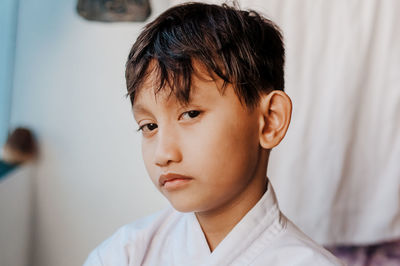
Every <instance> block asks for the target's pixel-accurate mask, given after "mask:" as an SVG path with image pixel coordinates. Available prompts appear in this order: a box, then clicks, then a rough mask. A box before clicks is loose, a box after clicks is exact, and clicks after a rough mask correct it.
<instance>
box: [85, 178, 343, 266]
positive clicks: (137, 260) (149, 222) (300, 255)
mask: <svg viewBox="0 0 400 266" xmlns="http://www.w3.org/2000/svg"><path fill="white" fill-rule="evenodd" d="M94 265H96V266H98V265H107V266H108V265H110V266H111V265H113V266H125V265H126V266H128V265H129V266H134V265H135V266H136V265H151V266H154V265H157V266H158V265H166V266H169V265H174V266H179V265H185V266H187V265H191V266H197V265H210V266H211V265H215V266H222V265H285V266H286V265H291V266H292V265H293V266H297V265H304V266H312V265H318V266H324V265H343V264H342V263H341V262H340V261H339V260H338V259H337V258H335V257H334V256H333V255H332V254H330V253H329V252H328V251H327V250H325V249H324V248H322V247H321V246H319V245H318V244H316V243H315V242H314V241H312V240H311V239H310V238H308V237H307V236H306V235H305V234H304V233H302V232H301V231H300V230H299V229H298V228H297V227H296V226H295V225H294V224H293V223H292V222H290V221H289V220H288V219H287V218H286V217H285V216H284V215H283V214H282V213H281V212H280V210H279V207H278V204H277V201H276V197H275V193H274V191H273V188H272V186H271V184H270V183H269V185H268V189H267V192H266V193H265V194H264V195H263V197H262V198H261V199H260V200H259V202H258V203H257V204H256V205H255V206H254V207H253V208H252V209H251V210H250V211H249V212H248V213H247V214H246V215H245V216H244V217H243V218H242V220H241V221H240V222H239V223H238V224H237V225H236V226H235V227H234V228H233V229H232V231H231V232H230V233H229V234H228V235H227V236H226V237H225V239H224V240H223V241H222V242H221V243H220V244H219V245H218V246H217V248H216V249H215V250H214V251H213V252H210V249H209V247H208V244H207V240H206V239H205V236H204V234H203V232H202V230H201V227H200V225H199V223H198V221H197V218H196V216H195V214H194V213H181V212H178V211H176V210H174V209H173V208H168V209H166V210H164V211H161V212H158V213H156V214H155V215H152V216H150V217H147V218H144V219H142V220H139V221H136V222H134V223H131V224H129V225H125V226H124V227H122V228H121V229H119V230H118V231H117V232H116V233H115V234H114V235H113V236H111V237H110V238H109V239H107V240H106V241H104V242H103V243H102V244H101V245H100V246H98V247H97V248H96V249H95V250H94V251H92V253H91V254H90V255H89V257H88V259H87V261H86V262H85V264H84V266H94Z"/></svg>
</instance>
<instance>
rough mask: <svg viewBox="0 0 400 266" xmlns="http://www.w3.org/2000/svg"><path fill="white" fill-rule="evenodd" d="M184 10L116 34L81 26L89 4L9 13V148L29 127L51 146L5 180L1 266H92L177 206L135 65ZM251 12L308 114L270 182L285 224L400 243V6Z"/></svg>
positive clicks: (4, 62)
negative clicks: (167, 189)
mask: <svg viewBox="0 0 400 266" xmlns="http://www.w3.org/2000/svg"><path fill="white" fill-rule="evenodd" d="M103 2H104V1H103ZM120 2H121V1H120ZM137 2H143V1H137ZM181 2H183V1H173V0H170V1H166V0H152V1H150V6H151V14H150V17H149V18H147V19H146V20H145V21H144V22H133V21H132V22H112V23H111V22H99V21H95V20H87V19H85V18H83V17H82V16H80V15H79V14H78V12H77V5H78V0H64V1H50V0H37V1H29V0H2V1H1V3H0V14H1V15H0V27H1V28H0V29H1V31H0V38H1V41H0V144H1V146H3V145H4V144H5V142H6V139H7V134H8V133H9V132H10V131H12V130H13V129H14V128H16V127H20V126H22V127H26V128H29V129H31V130H32V132H33V133H34V134H35V137H36V140H37V142H38V147H39V156H38V158H37V160H35V161H31V162H28V163H26V164H24V165H22V166H20V167H18V168H17V169H14V170H13V171H12V172H9V173H8V174H7V175H6V176H5V177H2V178H1V179H0V265H1V266H9V265H10V266H11V265H13V266H18V265H33V266H39V265H40V266H52V265H57V266H67V265H81V264H82V263H83V262H84V260H85V259H86V257H87V255H88V254H89V252H90V251H91V250H92V249H94V248H95V247H96V246H97V245H98V244H99V243H100V242H102V241H103V240H104V239H105V238H107V237H108V236H110V235H111V234H112V233H113V232H115V231H116V230H117V229H118V228H119V227H120V226H122V225H124V224H126V223H129V222H131V221H133V220H135V219H137V218H139V217H142V216H145V215H148V214H150V213H152V212H154V211H156V210H159V209H161V208H162V207H164V206H166V205H167V202H166V200H165V199H164V198H163V197H162V196H161V194H159V192H158V191H156V189H155V188H154V187H153V185H152V184H151V182H150V180H149V179H148V177H147V173H146V171H145V168H144V165H143V162H142V158H141V150H140V141H141V136H140V134H139V133H137V132H136V124H135V122H134V119H133V115H132V112H131V106H130V103H129V100H128V99H127V98H125V93H126V88H125V80H124V66H125V61H126V59H127V56H128V52H129V50H130V48H131V46H132V44H133V42H134V41H135V39H136V37H137V36H138V34H139V32H140V30H141V29H142V27H144V25H145V24H146V23H147V22H149V21H150V20H152V18H154V17H156V16H157V15H158V14H160V13H161V12H163V11H164V10H165V9H167V8H168V7H170V6H172V5H174V4H177V3H181ZM208 2H210V1H208ZM214 2H215V3H221V2H223V1H214ZM239 4H240V6H241V7H242V8H251V9H255V10H258V11H261V12H262V13H264V14H266V16H267V17H269V18H271V19H272V20H273V21H275V22H276V23H277V24H278V25H279V26H280V27H281V29H282V31H283V35H284V37H285V43H286V57H287V64H286V69H285V71H286V77H285V78H286V88H285V89H286V92H287V93H288V94H289V96H290V97H291V98H292V100H293V104H294V109H293V116H292V124H291V126H290V128H289V131H288V134H287V137H286V138H285V140H284V141H283V142H282V143H281V145H280V146H279V147H278V148H276V149H274V151H273V152H272V158H271V160H270V166H269V170H268V176H269V177H270V179H271V182H272V184H273V185H274V186H275V189H276V192H277V197H278V200H279V202H280V205H281V207H282V210H283V212H284V213H285V214H286V215H287V216H288V217H289V218H290V219H291V220H293V221H294V222H295V223H296V224H297V225H298V226H299V227H300V228H301V229H302V230H304V231H305V232H306V233H307V234H309V235H310V236H311V237H312V238H314V239H315V240H317V241H318V242H319V243H321V244H324V245H370V244H374V243H381V242H384V241H392V240H396V239H399V238H400V197H399V196H400V166H399V165H400V85H399V84H400V16H399V15H398V14H400V2H399V1H397V0H385V1H379V0H352V1H347V0H339V1H323V0H305V1H290V0H269V1H261V0H259V1H251V0H241V1H239Z"/></svg>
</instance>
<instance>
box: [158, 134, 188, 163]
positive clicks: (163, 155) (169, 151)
mask: <svg viewBox="0 0 400 266" xmlns="http://www.w3.org/2000/svg"><path fill="white" fill-rule="evenodd" d="M181 160H182V153H181V150H180V148H179V138H177V136H175V135H174V134H173V132H172V131H171V130H159V131H158V134H157V144H156V150H155V155H154V163H155V164H156V165H157V166H160V167H163V166H168V165H169V164H171V163H172V162H180V161H181Z"/></svg>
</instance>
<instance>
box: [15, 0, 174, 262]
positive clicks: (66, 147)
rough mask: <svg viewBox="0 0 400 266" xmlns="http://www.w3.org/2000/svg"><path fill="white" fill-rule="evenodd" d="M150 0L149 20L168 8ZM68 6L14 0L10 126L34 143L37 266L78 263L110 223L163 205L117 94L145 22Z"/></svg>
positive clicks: (66, 3)
mask: <svg viewBox="0 0 400 266" xmlns="http://www.w3.org/2000/svg"><path fill="white" fill-rule="evenodd" d="M153 2H154V3H153V11H154V12H153V16H154V15H156V14H158V13H160V12H161V11H162V10H164V9H165V8H166V7H167V5H168V2H167V1H163V0H158V1H153ZM76 3H77V1H76V0H66V1H51V0H37V1H29V0H21V1H20V10H19V22H18V30H17V32H18V35H17V39H18V42H17V48H16V61H15V64H16V65H15V66H16V70H15V76H14V91H13V102H12V112H11V124H12V125H13V126H15V125H20V124H24V125H26V126H29V127H31V128H32V129H33V130H34V131H35V133H36V134H37V136H38V138H39V141H40V147H41V158H40V160H39V163H38V166H37V173H36V177H35V188H36V203H35V209H34V212H35V216H34V219H35V221H34V231H35V234H34V239H33V248H34V249H33V261H34V263H33V264H34V265H40V266H47V265H48V266H53V265H57V266H70V265H81V264H82V263H83V261H84V260H85V258H86V256H87V255H88V253H89V252H90V251H91V249H93V248H94V247H95V246H96V245H98V244H99V243H100V242H101V241H102V240H104V239H105V238H106V237H108V236H109V235H110V234H112V233H113V232H114V231H115V230H116V229H117V228H118V227H120V226H121V225H123V224H125V223H128V222H130V221H132V220H134V219H136V218H138V217H141V216H144V215H147V214H149V213H151V212H153V211H155V210H157V209H159V208H161V207H162V206H164V205H165V204H166V201H165V200H164V199H163V198H162V196H161V195H160V194H159V193H158V192H157V191H156V189H155V188H153V185H152V184H151V182H150V180H148V177H147V174H146V172H145V169H144V165H143V163H142V159H141V152H140V135H139V134H138V133H136V131H135V129H136V125H135V123H134V120H133V116H132V114H131V111H130V103H129V100H128V99H126V98H125V97H124V94H125V83H124V82H125V81H124V64H125V61H126V58H127V55H128V52H129V49H130V46H131V45H132V43H133V41H134V40H135V38H136V37H137V34H138V32H139V30H140V29H141V28H142V27H143V26H144V24H143V23H117V24H105V23H95V22H88V21H85V20H83V19H82V18H80V17H79V16H78V15H77V14H76V12H75V6H76Z"/></svg>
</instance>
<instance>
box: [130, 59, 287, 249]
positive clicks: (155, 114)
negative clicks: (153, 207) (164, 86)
mask: <svg viewBox="0 0 400 266" xmlns="http://www.w3.org/2000/svg"><path fill="white" fill-rule="evenodd" d="M196 67H197V74H196V75H194V76H193V87H192V90H191V96H190V102H189V104H188V105H182V104H180V103H179V102H178V101H177V100H176V99H175V97H174V96H173V95H171V96H170V95H169V94H168V90H165V91H161V92H160V93H158V94H157V95H154V90H153V89H152V86H151V84H153V81H152V80H151V75H150V77H149V80H148V81H147V82H146V83H145V84H144V86H143V89H141V90H140V91H139V92H138V94H137V96H136V99H135V102H134V104H133V112H134V116H135V119H136V121H137V123H138V125H139V128H140V129H141V130H142V133H143V139H142V154H143V158H144V162H145V166H146V169H147V171H148V173H149V176H150V178H151V180H152V181H153V183H154V184H155V186H156V187H157V188H158V189H159V190H160V192H161V193H162V194H163V195H164V196H165V197H166V198H167V199H168V200H169V201H170V203H171V204H172V205H173V207H174V208H175V209H177V210H178V211H182V212H195V213H196V217H197V219H198V221H199V223H200V226H201V227H202V229H203V232H204V234H205V236H206V239H207V241H208V244H209V247H210V250H211V251H212V250H214V249H215V247H216V246H217V245H218V244H219V243H220V242H221V241H222V239H223V238H224V237H225V236H226V235H227V234H228V233H229V231H231V229H232V228H233V227H234V226H235V225H236V224H237V223H238V222H239V221H240V219H242V218H243V216H244V215H245V214H246V213H247V212H248V211H249V210H250V209H251V208H252V207H253V206H254V205H255V204H256V203H257V201H258V200H259V199H260V198H261V197H262V195H263V193H264V192H265V190H266V185H267V179H266V170H267V165H268V156H269V151H270V149H271V148H273V147H274V146H276V145H277V144H278V143H279V142H280V141H281V139H282V138H283V136H284V135H285V133H286V130H287V127H288V125H289V122H290V113H291V102H290V99H289V97H288V96H287V95H286V94H285V93H284V92H281V91H273V92H271V93H269V94H268V95H263V96H262V98H261V100H260V104H259V106H258V107H256V108H254V109H253V110H249V109H248V108H247V107H246V106H244V105H242V103H241V102H240V101H239V99H238V97H237V95H236V94H235V93H234V91H233V88H232V86H231V85H228V86H227V87H226V89H225V90H224V92H223V93H221V92H220V91H221V90H220V89H219V88H221V87H220V86H221V85H222V80H220V79H219V78H215V77H214V78H211V77H210V76H209V75H208V72H207V71H205V70H204V69H203V68H202V67H201V66H199V65H197V66H196ZM171 174H179V175H183V176H186V177H188V178H187V179H186V178H185V179H183V180H178V181H177V182H167V183H168V185H167V183H166V184H163V183H160V177H161V179H162V176H163V175H166V176H167V177H168V176H169V177H171ZM164 177H165V176H164ZM180 181H182V182H180Z"/></svg>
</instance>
